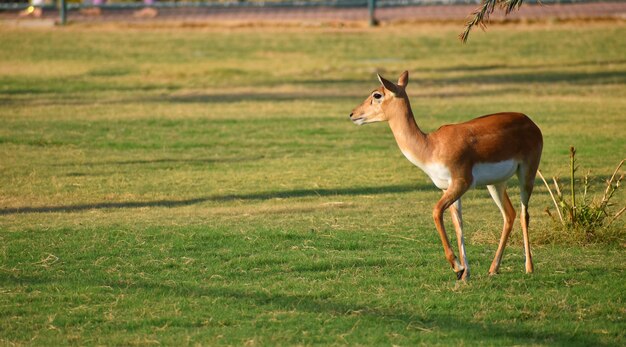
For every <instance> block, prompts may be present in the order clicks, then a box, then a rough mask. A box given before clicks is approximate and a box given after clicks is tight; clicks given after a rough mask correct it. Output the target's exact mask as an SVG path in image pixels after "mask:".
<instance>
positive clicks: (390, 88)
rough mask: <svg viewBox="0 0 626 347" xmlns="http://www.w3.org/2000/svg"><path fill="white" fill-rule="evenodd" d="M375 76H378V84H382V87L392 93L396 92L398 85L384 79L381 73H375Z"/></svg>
mask: <svg viewBox="0 0 626 347" xmlns="http://www.w3.org/2000/svg"><path fill="white" fill-rule="evenodd" d="M376 76H378V80H379V81H380V84H382V85H383V87H385V89H387V90H388V91H390V92H391V93H392V94H394V95H395V94H398V86H397V85H395V84H393V82H390V81H387V80H386V79H384V78H383V77H382V76H381V75H379V74H376Z"/></svg>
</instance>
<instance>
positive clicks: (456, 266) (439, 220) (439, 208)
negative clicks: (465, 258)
mask: <svg viewBox="0 0 626 347" xmlns="http://www.w3.org/2000/svg"><path fill="white" fill-rule="evenodd" d="M455 195H456V194H452V192H451V190H447V191H446V192H445V193H444V194H443V196H442V197H441V199H440V200H439V202H437V205H435V208H434V209H433V219H434V221H435V227H436V228H437V232H438V233H439V237H440V238H441V244H442V245H443V251H444V253H445V255H446V259H447V260H448V262H449V263H450V265H451V266H452V269H453V270H454V272H456V277H457V279H461V278H462V277H463V273H464V272H465V267H464V266H463V264H461V263H460V262H459V260H458V259H457V258H456V256H455V255H454V251H453V250H452V247H451V246H450V240H448V235H447V234H446V229H445V228H444V226H443V212H444V211H445V210H446V209H447V208H448V207H450V206H451V205H452V204H453V203H454V202H455V201H456V200H457V199H458V198H460V196H461V195H462V194H458V196H455Z"/></svg>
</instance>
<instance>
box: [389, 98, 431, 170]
mask: <svg viewBox="0 0 626 347" xmlns="http://www.w3.org/2000/svg"><path fill="white" fill-rule="evenodd" d="M402 103H403V104H404V105H401V107H398V109H396V110H392V111H396V112H393V113H394V116H392V117H389V127H390V128H391V132H392V133H393V136H394V137H395V139H396V142H397V143H398V147H400V151H402V153H403V154H404V156H405V157H407V159H409V161H411V162H412V163H413V164H415V165H417V166H420V167H422V166H423V165H424V164H427V163H428V162H429V161H430V155H429V154H428V152H427V148H428V137H427V135H426V134H425V133H424V132H422V130H421V129H420V128H419V126H418V125H417V123H416V122H415V117H414V116H413V112H412V111H411V106H410V104H409V101H408V100H402ZM394 106H395V105H394Z"/></svg>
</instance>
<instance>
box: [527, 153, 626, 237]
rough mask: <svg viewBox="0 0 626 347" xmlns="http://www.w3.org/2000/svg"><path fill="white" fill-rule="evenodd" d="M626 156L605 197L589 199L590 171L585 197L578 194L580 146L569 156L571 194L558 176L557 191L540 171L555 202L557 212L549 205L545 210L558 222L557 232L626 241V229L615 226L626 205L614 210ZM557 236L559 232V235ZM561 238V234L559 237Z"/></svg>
mask: <svg viewBox="0 0 626 347" xmlns="http://www.w3.org/2000/svg"><path fill="white" fill-rule="evenodd" d="M624 161H626V159H624V160H622V161H621V162H620V163H619V164H618V165H617V168H615V171H613V175H611V177H610V178H609V179H607V180H606V188H605V189H604V193H603V194H602V196H601V198H589V189H590V186H591V185H590V182H589V172H588V173H587V174H586V175H585V176H584V177H583V187H582V197H581V194H578V198H577V193H579V192H577V190H578V189H579V188H577V187H576V183H577V181H576V177H575V175H576V171H577V169H578V167H577V166H576V149H575V148H574V147H570V156H569V175H570V178H569V183H570V184H569V186H570V187H569V193H570V194H569V196H565V195H564V194H563V187H562V185H561V183H560V181H559V178H558V177H552V182H553V186H554V191H553V190H552V189H551V188H550V185H549V184H548V182H547V181H546V179H545V178H544V176H543V175H542V174H541V171H538V174H539V177H540V178H541V179H542V180H543V183H544V184H545V186H546V187H547V188H548V192H549V193H550V197H551V198H552V201H553V202H554V207H555V210H556V215H555V214H553V213H552V212H551V210H550V208H546V210H545V212H546V213H547V214H548V215H549V216H550V217H551V218H552V220H553V221H554V222H555V225H556V231H557V232H562V233H564V235H562V236H564V237H565V238H567V239H568V240H564V241H574V242H579V243H598V242H606V243H611V242H616V241H618V242H619V241H621V242H622V243H623V241H624V240H623V239H624V234H625V233H626V231H625V230H623V228H620V227H615V224H614V222H615V221H616V220H617V219H619V218H620V216H621V215H622V214H623V213H624V211H626V206H624V207H622V208H618V210H617V211H616V212H612V211H610V210H611V208H612V207H613V206H614V205H615V204H614V203H612V201H611V199H612V198H613V197H614V195H615V192H616V191H617V190H618V189H619V188H620V187H621V181H622V180H623V179H624V175H623V174H622V175H620V176H619V177H618V173H619V170H620V168H621V167H622V165H623V164H624ZM555 236H556V235H555ZM556 238H558V237H556Z"/></svg>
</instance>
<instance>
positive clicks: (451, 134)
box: [350, 71, 543, 281]
mask: <svg viewBox="0 0 626 347" xmlns="http://www.w3.org/2000/svg"><path fill="white" fill-rule="evenodd" d="M378 80H379V81H380V84H381V86H380V87H379V88H378V89H375V90H374V91H373V92H372V93H371V94H370V95H369V97H368V98H367V99H365V101H364V102H363V103H362V104H361V105H359V106H357V107H356V108H355V109H354V110H353V111H352V113H351V114H350V120H352V122H354V123H355V124H357V125H362V124H368V123H374V122H383V121H386V122H388V123H389V127H390V128H391V131H392V132H393V135H394V137H395V140H396V142H397V144H398V147H399V148H400V151H401V152H402V154H404V156H405V157H406V158H407V159H408V160H409V161H410V162H411V163H412V164H413V165H415V166H417V167H419V168H420V169H421V170H422V171H424V173H426V175H428V176H429V177H430V179H431V180H432V181H433V183H434V184H435V186H437V188H439V189H441V190H442V191H443V195H442V196H441V198H440V199H439V201H438V202H437V204H435V207H434V208H433V219H434V221H435V227H436V228H437V232H438V233H439V237H440V238H441V243H442V244H443V250H444V253H445V257H446V259H447V261H448V262H449V263H450V265H451V266H452V269H453V270H454V272H455V273H456V275H457V279H459V280H463V281H466V280H468V279H469V276H470V269H469V264H468V262H467V255H466V252H465V241H464V239H463V218H462V214H461V197H462V196H463V194H464V193H465V192H466V191H468V190H469V189H470V188H473V187H475V186H487V189H488V190H489V193H490V195H491V197H492V198H493V200H494V201H495V203H496V205H497V206H498V208H499V209H500V212H501V213H502V217H503V219H504V226H503V229H502V234H501V236H500V242H499V244H498V249H497V251H496V255H495V257H494V259H493V262H492V263H491V267H490V268H489V274H490V275H494V274H496V273H498V270H499V268H500V263H501V261H502V255H503V253H504V248H505V247H506V243H507V240H508V238H509V235H510V233H511V229H512V228H513V223H514V221H515V216H516V213H515V209H514V208H513V205H512V204H511V200H510V199H509V196H508V194H507V193H506V187H507V181H508V180H509V179H510V178H511V177H512V176H513V175H514V174H517V177H518V179H519V182H520V195H521V213H520V224H521V227H522V233H523V240H524V254H525V267H526V273H532V272H533V261H532V255H531V252H530V240H529V238H528V224H529V220H530V216H529V214H528V201H529V200H530V195H531V194H532V191H533V186H534V182H535V175H536V173H537V168H538V167H539V160H540V159H541V150H542V147H543V137H542V135H541V130H539V127H537V125H536V124H535V123H533V121H532V120H530V118H528V116H526V115H524V114H521V113H514V112H502V113H495V114H489V115H485V116H482V117H478V118H475V119H472V120H470V121H467V122H464V123H458V124H449V125H444V126H442V127H440V128H439V129H437V130H436V131H434V132H431V133H429V134H427V133H424V132H422V130H421V129H420V128H419V126H418V125H417V123H416V122H415V117H414V116H413V111H412V110H411V105H410V103H409V98H408V96H407V93H406V86H407V84H408V82H409V73H408V71H405V72H404V73H402V74H401V75H400V77H399V78H398V83H397V84H394V83H393V82H390V81H388V80H386V79H384V78H383V77H381V76H380V75H378ZM448 208H449V209H450V212H451V215H452V224H453V225H454V229H455V231H456V238H457V243H458V249H459V255H460V258H461V260H460V261H459V259H457V257H456V256H455V254H454V251H453V250H452V247H451V246H450V241H449V239H448V236H447V234H446V230H445V228H444V224H443V213H444V211H445V210H446V209H448Z"/></svg>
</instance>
